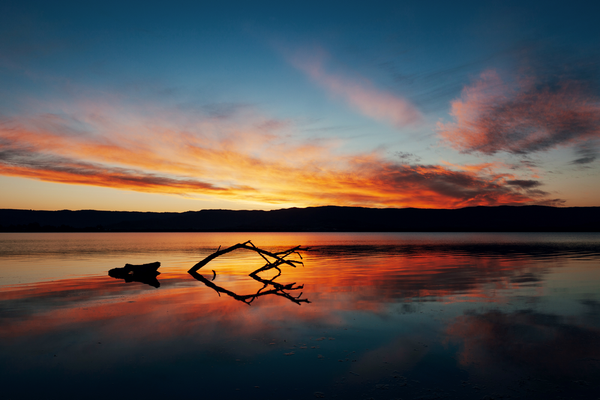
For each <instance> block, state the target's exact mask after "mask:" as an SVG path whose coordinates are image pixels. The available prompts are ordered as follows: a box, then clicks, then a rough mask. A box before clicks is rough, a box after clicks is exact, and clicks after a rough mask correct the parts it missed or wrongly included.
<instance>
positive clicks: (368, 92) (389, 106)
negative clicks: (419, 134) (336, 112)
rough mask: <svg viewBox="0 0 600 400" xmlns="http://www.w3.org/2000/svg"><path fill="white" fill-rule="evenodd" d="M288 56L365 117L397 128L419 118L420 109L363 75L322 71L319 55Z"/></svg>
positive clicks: (414, 121)
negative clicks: (343, 75) (351, 76)
mask: <svg viewBox="0 0 600 400" xmlns="http://www.w3.org/2000/svg"><path fill="white" fill-rule="evenodd" d="M289 59H290V62H291V64H292V65H293V66H294V67H296V68H298V69H299V70H301V71H302V72H304V73H306V74H307V75H308V76H309V77H310V78H311V79H312V80H313V81H315V82H316V83H318V84H319V85H321V86H322V87H324V88H325V89H326V90H327V91H329V92H330V93H331V94H332V95H334V96H335V97H340V98H342V99H343V100H344V101H346V102H347V103H348V104H349V105H350V106H351V107H353V108H354V109H355V110H357V111H358V112H360V113H361V114H363V115H365V116H367V117H370V118H373V119H375V120H377V121H384V122H386V123H389V124H392V125H393V126H395V127H397V128H403V127H405V126H409V125H414V124H417V123H419V122H421V120H422V115H421V113H420V111H419V110H418V109H417V108H416V107H415V106H414V105H413V104H412V103H411V102H410V101H409V100H407V99H405V98H402V97H399V96H396V95H394V94H392V93H389V92H386V91H383V90H380V89H377V88H376V87H375V86H374V85H373V84H372V83H371V82H370V81H368V80H367V79H365V78H359V79H354V80H352V79H349V78H346V77H342V76H339V75H333V74H330V73H328V72H326V71H325V69H324V67H323V62H322V60H321V59H320V58H319V57H318V56H315V55H308V56H305V55H300V54H296V55H294V56H293V57H289Z"/></svg>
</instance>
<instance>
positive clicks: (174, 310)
mask: <svg viewBox="0 0 600 400" xmlns="http://www.w3.org/2000/svg"><path fill="white" fill-rule="evenodd" d="M247 240H252V243H253V244H254V245H256V246H258V247H260V248H262V249H265V250H268V251H271V252H276V251H281V250H285V249H288V248H291V247H294V246H297V245H302V246H303V247H308V248H309V249H308V250H301V251H300V254H301V256H302V261H303V262H304V265H303V266H302V265H298V266H297V267H295V268H293V267H291V266H289V265H285V264H284V265H282V266H281V267H280V269H281V274H280V275H279V276H277V277H275V275H276V271H275V270H269V271H265V272H263V273H261V274H260V275H259V276H251V275H250V273H251V272H252V271H254V270H256V269H257V268H260V267H261V266H263V265H264V264H265V261H264V260H263V259H262V258H261V257H260V255H258V254H257V253H255V252H252V251H247V250H244V249H239V250H237V251H234V252H231V253H228V254H225V255H223V256H221V257H218V258H216V259H214V260H213V261H211V262H210V263H209V264H207V265H206V266H205V267H204V268H202V269H200V270H199V271H198V273H199V275H198V276H193V275H191V274H189V273H188V272H187V271H188V270H189V269H190V268H191V267H192V266H194V265H195V264H196V263H197V262H199V261H200V260H202V259H204V258H205V257H206V256H208V255H209V254H211V253H213V252H214V251H216V250H217V249H218V248H219V246H223V247H222V248H225V247H228V246H231V245H234V244H236V243H240V242H245V241H247ZM288 258H289V259H294V260H300V258H299V257H298V256H297V255H295V254H292V255H290V256H289V257H288ZM154 261H159V262H160V263H161V267H160V269H159V271H160V272H161V274H160V275H158V277H157V278H156V279H157V283H158V285H156V284H147V283H142V282H136V281H133V282H126V281H125V280H123V279H116V278H113V277H111V276H109V275H108V271H109V270H110V269H112V268H115V267H123V266H124V265H125V264H126V263H131V264H143V263H149V262H154ZM273 277H275V278H274V279H273ZM155 286H158V287H155ZM0 376H1V377H2V382H3V385H2V397H3V398H4V399H22V398H61V399H64V398H88V399H96V398H97V399H101V398H102V399H105V398H111V399H122V398H132V396H135V398H146V399H156V398H204V399H314V398H338V399H404V400H406V399H488V400H489V399H504V398H510V399H563V398H564V399H596V398H598V397H599V394H600V384H599V382H600V234H597V233H581V234H579V233H556V234H553V233H543V234H542V233H540V234H537V233H439V234H436V233H381V234H379V233H247V232H244V233H0Z"/></svg>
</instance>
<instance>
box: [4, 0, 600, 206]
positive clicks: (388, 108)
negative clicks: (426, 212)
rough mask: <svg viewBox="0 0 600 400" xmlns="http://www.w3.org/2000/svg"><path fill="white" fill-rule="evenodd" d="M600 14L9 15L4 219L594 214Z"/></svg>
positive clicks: (192, 5)
mask: <svg viewBox="0 0 600 400" xmlns="http://www.w3.org/2000/svg"><path fill="white" fill-rule="evenodd" d="M598 15H600V3H599V2H593V1H590V2H578V1H569V2H566V1H526V0H522V1H485V2H481V1H472V2H471V1H461V2H448V1H439V2H438V1H430V2H422V1H406V2H402V1H375V2H352V1H325V0H322V1H314V2H313V1H303V2H294V3H290V2H282V1H254V2H250V1H222V2H207V1H190V2H182V1H170V2H153V1H143V2H135V1H128V2H122V1H119V2H116V1H101V2H100V1H98V2H96V1H89V2H80V1H76V2H75V1H73V2H67V1H52V2H48V1H23V0H20V1H12V0H4V1H3V2H2V3H1V4H0V208H17V209H38V210H59V209H73V210H77V209H99V210H129V211H187V210H200V209H259V210H269V209H279V208H289V207H309V206H323V205H339V206H361V207H378V208H385V207H419V208H461V207H468V206H481V205H484V206H496V205H530V204H538V205H552V206H561V207H565V206H566V207H575V206H600V184H598V183H599V182H600V180H599V177H600V160H599V154H600V44H599V43H600V24H599V23H598Z"/></svg>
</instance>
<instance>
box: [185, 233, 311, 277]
mask: <svg viewBox="0 0 600 400" xmlns="http://www.w3.org/2000/svg"><path fill="white" fill-rule="evenodd" d="M237 249H246V250H251V251H255V252H257V253H258V254H260V256H261V257H262V258H263V259H264V260H265V261H266V262H267V264H266V265H265V266H264V267H261V268H259V269H257V270H256V271H254V273H257V272H261V271H267V270H269V269H272V268H275V269H277V270H279V271H280V272H281V270H280V269H279V266H280V265H281V264H287V265H290V266H292V267H294V268H296V265H298V264H299V265H304V263H303V262H302V261H298V260H286V259H285V257H287V256H289V255H290V254H297V255H298V256H299V257H300V258H302V255H301V254H300V252H299V251H300V250H308V249H307V248H302V247H301V246H296V247H292V248H291V249H289V250H284V251H279V252H277V253H272V252H270V251H267V250H263V249H260V248H258V247H256V246H255V245H254V244H252V242H251V241H250V240H248V241H247V242H244V243H238V244H235V245H233V246H231V247H228V248H226V249H223V250H221V247H220V246H219V248H218V249H217V251H215V252H214V253H212V254H211V255H209V256H208V257H206V258H205V259H204V260H202V261H200V262H199V263H197V264H196V265H194V266H193V267H192V268H191V269H190V270H189V271H188V272H189V273H192V272H197V271H198V270H199V269H200V268H202V267H204V266H205V265H206V264H208V263H209V262H211V261H212V260H214V259H215V258H217V257H219V256H222V255H223V254H227V253H230V252H232V251H234V250H237ZM266 256H268V257H271V258H273V259H275V261H273V262H272V261H270V260H269V259H268V258H267V257H266Z"/></svg>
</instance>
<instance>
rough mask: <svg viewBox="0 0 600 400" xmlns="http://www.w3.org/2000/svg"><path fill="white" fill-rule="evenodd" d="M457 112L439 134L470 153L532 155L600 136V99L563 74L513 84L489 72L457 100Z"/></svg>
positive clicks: (455, 146) (455, 102)
mask: <svg viewBox="0 0 600 400" xmlns="http://www.w3.org/2000/svg"><path fill="white" fill-rule="evenodd" d="M451 115H452V117H454V121H453V122H447V123H441V122H440V123H438V134H439V136H440V137H441V138H442V140H443V141H444V142H445V143H446V144H448V145H450V146H451V147H453V148H455V149H458V150H461V151H463V152H466V153H470V152H481V153H484V154H494V153H496V152H500V151H505V152H509V153H513V154H527V153H532V152H538V151H545V150H550V149H552V148H556V147H560V146H572V145H579V146H585V143H586V142H587V141H589V140H593V139H597V138H599V137H600V99H599V98H598V97H597V96H595V95H594V93H592V92H591V91H590V90H588V88H586V87H585V84H584V83H582V82H579V81H575V80H567V79H564V80H561V79H560V77H558V78H557V77H554V79H549V78H547V77H526V78H521V79H517V80H516V81H515V82H512V83H508V82H505V81H503V80H502V79H501V78H500V77H499V75H498V74H497V73H496V72H493V71H488V72H485V73H483V74H482V75H481V77H480V79H479V80H478V81H477V82H475V83H474V84H473V85H471V86H470V87H466V88H465V89H464V90H463V93H462V96H461V98H460V99H458V100H455V101H453V102H452V110H451Z"/></svg>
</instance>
